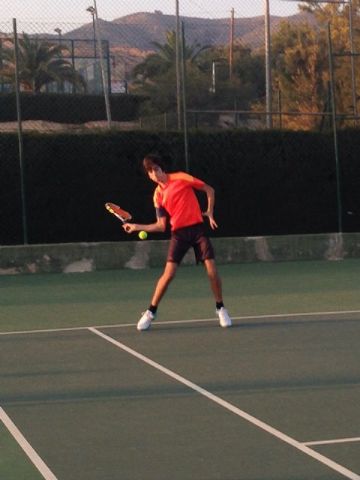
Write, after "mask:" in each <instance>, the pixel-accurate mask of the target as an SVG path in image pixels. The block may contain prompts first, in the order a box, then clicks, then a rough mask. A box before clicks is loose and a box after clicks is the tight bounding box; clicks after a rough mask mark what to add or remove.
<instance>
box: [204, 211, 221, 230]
mask: <svg viewBox="0 0 360 480" xmlns="http://www.w3.org/2000/svg"><path fill="white" fill-rule="evenodd" d="M203 216H204V217H208V219H209V224H210V227H211V228H212V230H215V229H216V228H218V225H217V223H216V222H215V218H214V216H213V214H212V213H210V212H203Z"/></svg>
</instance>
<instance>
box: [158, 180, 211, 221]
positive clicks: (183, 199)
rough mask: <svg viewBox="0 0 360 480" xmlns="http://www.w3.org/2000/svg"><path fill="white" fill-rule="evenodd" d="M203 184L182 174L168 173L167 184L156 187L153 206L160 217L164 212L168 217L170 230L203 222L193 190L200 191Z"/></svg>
mask: <svg viewBox="0 0 360 480" xmlns="http://www.w3.org/2000/svg"><path fill="white" fill-rule="evenodd" d="M204 185H205V182H203V181H202V180H199V179H198V178H195V177H193V176H191V175H189V174H187V173H184V172H177V173H168V174H167V182H166V184H165V185H164V186H163V187H162V186H160V185H158V186H157V187H156V189H155V192H154V205H155V208H156V211H157V214H158V215H160V216H161V214H162V210H164V209H165V210H166V212H167V213H168V214H169V217H170V225H171V230H177V229H178V228H183V227H189V226H190V225H195V224H196V223H202V222H203V216H202V213H201V209H200V205H199V202H198V199H197V198H196V195H195V192H194V188H195V189H197V190H200V189H201V188H202V187H203V186H204Z"/></svg>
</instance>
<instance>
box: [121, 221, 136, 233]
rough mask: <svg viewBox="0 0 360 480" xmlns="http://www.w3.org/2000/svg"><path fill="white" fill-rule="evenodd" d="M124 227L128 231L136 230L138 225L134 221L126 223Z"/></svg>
mask: <svg viewBox="0 0 360 480" xmlns="http://www.w3.org/2000/svg"><path fill="white" fill-rule="evenodd" d="M122 227H123V229H124V230H125V232H126V233H132V232H136V225H135V224H134V223H124V225H123V226H122Z"/></svg>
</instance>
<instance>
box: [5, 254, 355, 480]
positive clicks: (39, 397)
mask: <svg viewBox="0 0 360 480" xmlns="http://www.w3.org/2000/svg"><path fill="white" fill-rule="evenodd" d="M359 268H360V261H358V260H346V261H341V262H292V263H256V264H243V265H227V266H225V265H224V266H220V267H219V269H220V272H221V275H222V278H223V283H224V293H225V302H226V306H227V307H228V309H229V311H230V313H231V314H232V317H233V319H234V327H233V328H231V329H221V328H220V327H219V326H218V324H217V320H216V319H215V313H214V305H213V301H212V297H211V295H210V290H209V286H208V284H207V279H206V275H205V273H204V272H203V270H202V268H201V267H182V268H180V269H179V273H178V276H177V278H176V279H175V280H174V283H173V284H172V285H171V287H170V289H169V292H168V294H167V296H166V297H165V299H164V301H163V303H162V304H161V307H160V309H159V315H158V319H157V321H156V323H155V324H154V325H153V327H152V329H151V330H150V331H149V332H143V333H139V332H137V331H136V329H135V325H136V322H137V320H138V317H139V315H140V313H141V311H143V310H144V309H145V308H146V307H147V305H148V302H149V298H150V295H151V293H152V288H153V283H154V281H155V280H156V278H157V276H158V275H159V274H160V270H157V269H151V270H150V269H149V270H142V271H140V270H139V271H128V270H119V271H110V272H95V273H89V274H67V275H58V274H52V275H34V276H31V275H29V276H12V277H0V285H1V327H0V329H1V334H0V352H1V362H0V375H1V393H0V420H1V421H0V452H1V456H0V478H1V479H4V480H5V479H6V480H13V479H14V480H15V479H16V480H18V479H26V480H33V479H34V480H35V479H41V478H46V479H48V480H52V479H58V480H73V479H74V480H75V479H76V480H83V479H84V480H85V479H86V480H92V479H96V480H99V479H100V480H105V479H106V480H108V479H109V480H110V479H121V480H123V479H124V480H128V479H129V480H143V479H144V480H147V479H149V480H155V479H156V480H162V479H164V480H165V479H166V480H168V479H170V478H171V479H174V480H186V479H189V480H190V479H191V480H193V479H196V480H260V479H263V480H272V479H274V480H275V479H279V480H280V479H281V480H300V479H304V480H305V479H306V480H308V479H309V480H318V479H323V480H328V479H329V480H332V479H341V478H351V479H360V415H359V405H360V350H359V338H360V295H359V294H360V287H359V280H358V273H359Z"/></svg>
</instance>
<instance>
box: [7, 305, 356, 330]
mask: <svg viewBox="0 0 360 480" xmlns="http://www.w3.org/2000/svg"><path fill="white" fill-rule="evenodd" d="M359 313H360V310H339V311H337V312H336V311H330V312H299V313H272V314H265V315H243V316H237V317H234V316H232V317H231V318H232V319H233V320H262V319H266V318H269V319H271V318H275V319H276V318H278V319H281V318H296V317H299V318H302V317H323V316H326V315H330V316H333V315H351V314H359ZM218 321H219V319H218V318H215V317H211V318H192V319H187V320H185V319H184V320H165V321H161V322H158V323H157V325H158V326H161V325H176V324H186V323H204V322H218ZM134 326H136V323H118V324H116V323H114V324H111V325H91V326H89V325H87V326H84V327H62V328H46V329H45V328H44V329H37V330H13V331H10V332H0V336H5V335H24V334H25V335H27V334H32V333H52V332H54V333H56V332H73V331H77V330H80V331H81V330H88V329H89V328H125V327H126V328H127V327H134ZM155 326H156V324H155Z"/></svg>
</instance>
